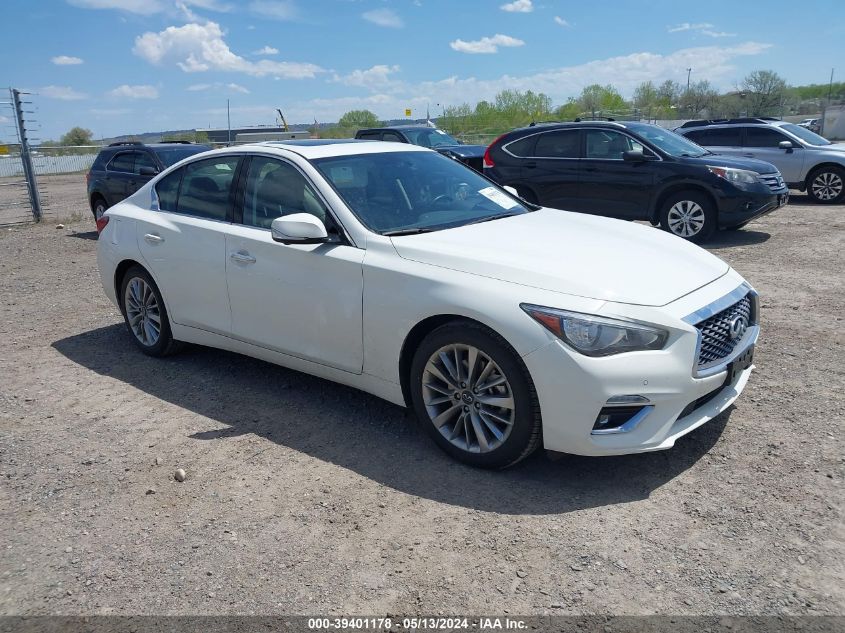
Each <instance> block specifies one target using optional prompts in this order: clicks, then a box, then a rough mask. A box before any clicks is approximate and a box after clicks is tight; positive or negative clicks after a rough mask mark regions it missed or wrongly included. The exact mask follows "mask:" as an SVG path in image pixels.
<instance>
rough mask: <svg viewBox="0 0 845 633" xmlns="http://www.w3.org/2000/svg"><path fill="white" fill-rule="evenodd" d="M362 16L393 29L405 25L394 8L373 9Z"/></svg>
mask: <svg viewBox="0 0 845 633" xmlns="http://www.w3.org/2000/svg"><path fill="white" fill-rule="evenodd" d="M361 17H362V18H364V19H365V20H367V21H368V22H372V23H373V24H378V25H379V26H385V27H387V28H391V29H401V28H402V27H403V26H405V23H404V22H403V21H402V18H400V17H399V16H398V15H397V13H396V12H395V11H393V10H392V9H373V10H372V11H367V12H366V13H363V14H361Z"/></svg>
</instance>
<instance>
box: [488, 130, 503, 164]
mask: <svg viewBox="0 0 845 633" xmlns="http://www.w3.org/2000/svg"><path fill="white" fill-rule="evenodd" d="M504 136H506V135H505V134H502V135H501V136H499V137H497V138H496V140H495V141H493V142H492V143H490V145H488V146H487V149H486V150H484V166H485V167H495V166H496V163H494V162H493V157H492V156H490V148H492V147H493V146H494V145H495V144H496V143H498V142H499V141H500V140H502V138H503V137H504Z"/></svg>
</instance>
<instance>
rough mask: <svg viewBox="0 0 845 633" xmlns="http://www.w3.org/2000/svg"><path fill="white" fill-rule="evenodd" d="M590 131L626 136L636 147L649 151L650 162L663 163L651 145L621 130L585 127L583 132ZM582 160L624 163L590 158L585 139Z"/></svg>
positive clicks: (622, 159) (613, 159) (623, 160)
mask: <svg viewBox="0 0 845 633" xmlns="http://www.w3.org/2000/svg"><path fill="white" fill-rule="evenodd" d="M590 130H598V131H600V132H605V131H610V132H616V133H618V134H621V135H622V136H627V137H628V138H629V139H631V140H632V141H634V142H635V143H636V144H637V145H642V146H643V147H644V148H646V149H647V150H648V151H650V152H651V153H652V154H654V158H651V157H649V161H650V162H653V163H657V162H661V163H662V162H663V157H662V156H661V155H660V154H658V153H657V152H656V151H654V148H653V147H652V146H651V145H649V144H648V143H645V142H643V141H641V140H639V139H636V138H634V137H633V136H631V135H630V134H628V133H627V132H624V131H623V130H606V129H605V128H601V127H585V128H584V131H585V132H587V131H590ZM584 160H603V161H614V162H618V163H624V162H625V159H624V158H590V157H589V156H587V139H586V137H585V138H584Z"/></svg>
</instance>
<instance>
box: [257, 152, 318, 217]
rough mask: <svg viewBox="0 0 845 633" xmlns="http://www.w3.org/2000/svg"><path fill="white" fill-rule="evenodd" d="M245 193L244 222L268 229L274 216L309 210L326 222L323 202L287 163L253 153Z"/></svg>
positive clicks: (303, 178)
mask: <svg viewBox="0 0 845 633" xmlns="http://www.w3.org/2000/svg"><path fill="white" fill-rule="evenodd" d="M245 197H246V200H245V201H244V217H243V223H244V224H246V225H247V226H256V227H259V228H264V229H267V228H270V224H271V223H272V222H273V220H274V219H276V218H278V217H281V216H283V215H290V214H292V213H310V214H311V215H313V216H315V217H317V218H319V219H320V220H321V221H322V222H323V223H326V208H325V206H323V203H322V202H321V201H320V199H319V198H318V197H317V194H315V193H314V190H313V189H312V188H311V187H310V186H309V184H308V182H307V181H306V180H305V176H303V175H302V174H301V173H300V172H299V170H298V169H296V168H295V167H294V166H293V165H291V164H290V163H285V162H283V161H280V160H276V159H274V158H264V157H261V156H255V157H253V159H252V162H251V163H250V166H249V173H248V174H247V180H246V196H245ZM327 228H328V227H327Z"/></svg>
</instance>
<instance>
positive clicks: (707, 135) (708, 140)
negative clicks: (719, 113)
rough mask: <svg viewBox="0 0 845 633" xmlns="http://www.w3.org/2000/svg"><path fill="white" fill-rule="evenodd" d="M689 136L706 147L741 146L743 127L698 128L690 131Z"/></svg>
mask: <svg viewBox="0 0 845 633" xmlns="http://www.w3.org/2000/svg"><path fill="white" fill-rule="evenodd" d="M693 135H695V136H693ZM687 136H689V138H690V139H692V140H693V141H695V142H696V143H698V144H699V145H703V146H704V147H739V146H740V145H742V128H738V127H717V128H711V129H708V130H697V131H696V132H690V133H689V134H688V135H687Z"/></svg>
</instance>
